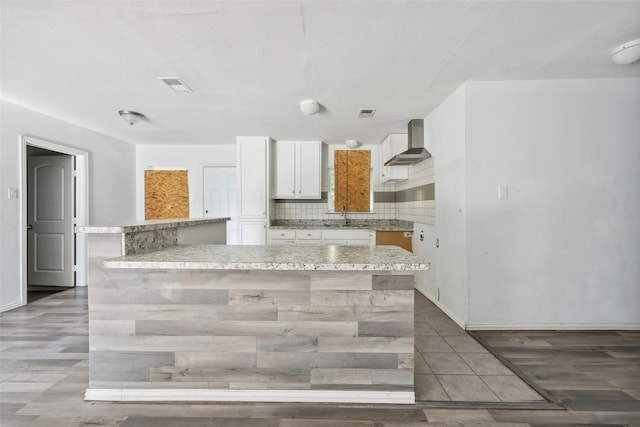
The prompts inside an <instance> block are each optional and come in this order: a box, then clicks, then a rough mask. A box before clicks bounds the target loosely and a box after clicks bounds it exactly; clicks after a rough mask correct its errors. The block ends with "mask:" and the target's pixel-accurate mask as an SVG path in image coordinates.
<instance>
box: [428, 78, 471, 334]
mask: <svg viewBox="0 0 640 427" xmlns="http://www.w3.org/2000/svg"><path fill="white" fill-rule="evenodd" d="M465 97H466V93H465V87H464V86H461V87H460V88H458V89H457V90H456V91H455V92H454V93H453V94H452V95H450V96H449V98H447V99H446V100H445V101H444V102H443V103H442V104H440V106H438V107H437V108H436V109H435V110H434V111H433V112H432V113H431V114H430V115H429V116H428V117H427V118H425V122H424V128H425V148H426V149H427V150H429V152H431V154H432V155H433V164H434V169H435V180H436V196H435V197H436V200H435V230H434V235H433V237H434V238H437V239H439V241H440V247H439V248H437V249H436V250H435V251H434V252H432V253H434V259H432V260H427V261H430V262H432V263H433V266H434V271H435V290H434V291H433V292H435V293H436V294H437V289H438V288H439V289H440V304H442V305H443V306H445V307H446V308H447V311H448V313H449V314H450V315H452V316H453V317H454V318H455V320H456V321H457V322H458V323H461V324H464V323H465V321H466V319H467V317H468V303H469V301H468V289H467V254H466V243H465V241H466V235H465V227H466V226H465V217H466V215H467V212H466V207H465V195H466V188H465V185H466V182H465V167H466V158H465V156H466V155H465V119H466V116H465ZM423 163H424V162H423ZM432 243H434V244H435V242H432ZM430 286H431V287H433V286H434V284H433V283H431V285H430Z"/></svg>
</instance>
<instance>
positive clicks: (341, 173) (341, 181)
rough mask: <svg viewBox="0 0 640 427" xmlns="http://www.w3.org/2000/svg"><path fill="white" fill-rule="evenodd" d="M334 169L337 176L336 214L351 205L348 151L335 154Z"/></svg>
mask: <svg viewBox="0 0 640 427" xmlns="http://www.w3.org/2000/svg"><path fill="white" fill-rule="evenodd" d="M334 153H335V154H334V160H333V161H334V169H333V173H334V175H335V191H334V196H333V197H334V203H333V209H334V210H335V211H336V212H340V211H341V210H342V207H343V206H344V207H345V208H346V207H347V205H348V203H349V197H348V196H349V193H348V188H349V187H348V179H347V173H348V167H347V154H348V153H349V152H348V151H346V150H336V151H335V152H334Z"/></svg>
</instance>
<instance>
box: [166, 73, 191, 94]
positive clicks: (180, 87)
mask: <svg viewBox="0 0 640 427" xmlns="http://www.w3.org/2000/svg"><path fill="white" fill-rule="evenodd" d="M158 79H159V80H162V81H163V82H165V83H166V84H167V86H169V87H170V88H171V89H173V90H175V91H176V92H193V91H192V90H191V88H190V87H189V86H187V85H186V84H185V83H184V82H183V81H182V80H180V79H179V78H178V77H158Z"/></svg>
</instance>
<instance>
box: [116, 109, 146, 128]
mask: <svg viewBox="0 0 640 427" xmlns="http://www.w3.org/2000/svg"><path fill="white" fill-rule="evenodd" d="M118 114H120V117H122V120H124V121H125V122H127V123H129V124H130V125H131V126H133V125H134V124H135V123H138V122H139V121H140V120H147V116H145V115H144V114H142V113H138V112H137V111H127V110H120V111H118Z"/></svg>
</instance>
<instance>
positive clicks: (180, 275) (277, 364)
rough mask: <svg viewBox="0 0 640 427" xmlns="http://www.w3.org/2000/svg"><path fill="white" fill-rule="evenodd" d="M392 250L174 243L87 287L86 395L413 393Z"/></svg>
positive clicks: (406, 292) (348, 397)
mask: <svg viewBox="0 0 640 427" xmlns="http://www.w3.org/2000/svg"><path fill="white" fill-rule="evenodd" d="M428 267H429V265H428V264H427V263H425V262H423V261H421V260H419V259H418V258H417V257H415V256H414V255H412V254H411V253H409V252H407V251H404V250H403V249H400V248H397V247H391V246H379V247H376V246H374V247H350V246H310V247H280V246H226V245H182V246H180V245H178V246H173V247H169V248H165V249H160V250H157V251H151V252H146V253H138V254H132V255H127V256H124V257H119V258H115V259H108V260H106V261H104V263H103V265H102V266H101V267H100V268H99V270H100V271H99V272H95V276H96V280H95V281H93V282H91V284H90V288H89V330H90V332H89V335H90V376H89V379H90V384H89V388H88V389H87V392H86V396H85V397H86V399H88V400H114V401H271V402H273V401H280V402H285V401H288V402H369V403H372V402H373V403H413V402H414V390H413V383H414V382H413V381H414V380H413V375H414V369H413V366H414V336H413V310H414V307H413V298H414V294H413V292H414V291H413V289H414V283H413V275H414V272H415V271H417V270H424V269H428Z"/></svg>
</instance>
